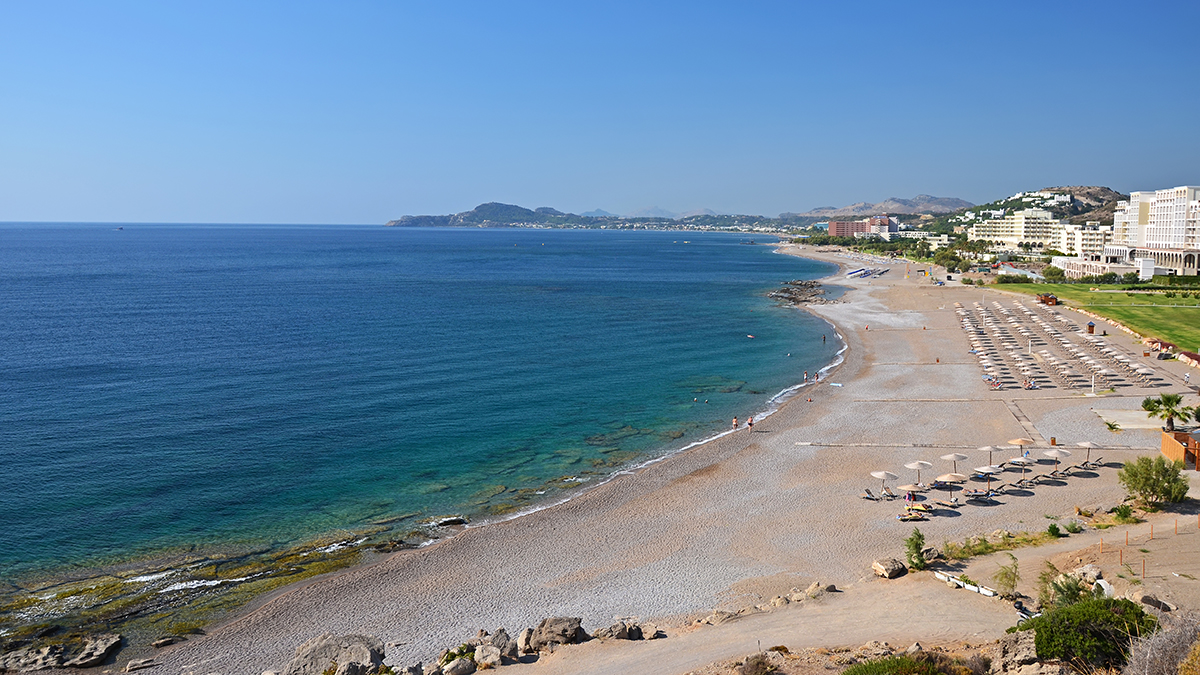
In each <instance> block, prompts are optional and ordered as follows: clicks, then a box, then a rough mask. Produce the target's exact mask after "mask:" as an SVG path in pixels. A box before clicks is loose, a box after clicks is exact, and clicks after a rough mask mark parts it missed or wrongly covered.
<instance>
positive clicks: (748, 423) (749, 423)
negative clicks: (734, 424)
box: [746, 415, 754, 433]
mask: <svg viewBox="0 0 1200 675" xmlns="http://www.w3.org/2000/svg"><path fill="white" fill-rule="evenodd" d="M746 428H747V429H749V430H750V433H754V415H751V416H750V417H748V418H746Z"/></svg>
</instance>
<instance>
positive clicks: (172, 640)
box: [150, 635, 187, 649]
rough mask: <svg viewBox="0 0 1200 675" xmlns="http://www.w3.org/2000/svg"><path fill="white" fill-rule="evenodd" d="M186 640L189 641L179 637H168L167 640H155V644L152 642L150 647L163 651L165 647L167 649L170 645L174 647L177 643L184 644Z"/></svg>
mask: <svg viewBox="0 0 1200 675" xmlns="http://www.w3.org/2000/svg"><path fill="white" fill-rule="evenodd" d="M185 639H187V638H183V637H180V636H178V635H168V636H167V637H165V638H160V639H158V640H155V641H154V642H151V643H150V646H151V647H154V648H155V649H162V648H163V647H166V646H168V645H173V644H175V643H176V642H182V641H183V640H185Z"/></svg>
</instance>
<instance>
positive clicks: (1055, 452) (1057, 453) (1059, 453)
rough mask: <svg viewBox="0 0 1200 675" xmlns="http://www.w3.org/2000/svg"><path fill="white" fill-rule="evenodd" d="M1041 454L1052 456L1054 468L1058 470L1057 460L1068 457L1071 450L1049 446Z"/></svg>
mask: <svg viewBox="0 0 1200 675" xmlns="http://www.w3.org/2000/svg"><path fill="white" fill-rule="evenodd" d="M1042 454H1043V455H1045V456H1047V457H1053V458H1054V470H1055V471H1058V460H1060V459H1062V458H1064V457H1070V456H1071V451H1070V450H1063V449H1061V448H1050V449H1049V450H1046V451H1043V452H1042Z"/></svg>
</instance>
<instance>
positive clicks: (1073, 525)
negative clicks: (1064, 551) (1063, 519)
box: [1066, 520, 1083, 534]
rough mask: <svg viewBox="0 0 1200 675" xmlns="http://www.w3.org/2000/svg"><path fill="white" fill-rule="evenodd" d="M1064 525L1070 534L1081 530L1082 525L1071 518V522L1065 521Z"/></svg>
mask: <svg viewBox="0 0 1200 675" xmlns="http://www.w3.org/2000/svg"><path fill="white" fill-rule="evenodd" d="M1066 527H1067V532H1070V533H1071V534H1079V533H1080V532H1083V526H1082V525H1080V524H1079V521H1078V520H1072V521H1071V522H1069V523H1067V526H1066Z"/></svg>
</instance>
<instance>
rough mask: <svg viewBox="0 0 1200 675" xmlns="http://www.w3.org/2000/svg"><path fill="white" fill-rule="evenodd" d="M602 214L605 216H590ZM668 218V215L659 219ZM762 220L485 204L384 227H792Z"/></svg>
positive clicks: (703, 212)
mask: <svg viewBox="0 0 1200 675" xmlns="http://www.w3.org/2000/svg"><path fill="white" fill-rule="evenodd" d="M593 214H604V215H593ZM661 214H667V215H661ZM793 225H794V224H793V223H791V222H784V221H780V220H776V219H774V218H764V217H763V216H739V215H722V214H717V213H714V212H712V211H710V210H708V209H699V210H697V211H690V212H688V213H685V214H683V215H675V214H670V213H669V212H667V211H663V210H662V209H659V208H658V207H651V208H649V209H642V210H641V211H639V212H638V214H637V215H632V216H624V217H617V216H614V215H612V214H609V213H608V212H606V211H600V210H599V209H597V210H596V211H589V212H588V213H587V214H585V215H576V214H574V213H563V212H562V211H559V210H557V209H553V208H550V207H548V206H543V207H540V208H537V209H533V210H530V209H527V208H525V207H523V206H515V205H513V204H501V203H499V202H488V203H486V204H480V205H479V206H476V207H475V208H473V209H471V210H470V211H463V212H462V213H455V214H453V215H448V216H401V217H400V218H397V219H395V220H390V221H388V222H387V223H386V226H387V227H575V228H607V229H667V228H682V229H704V230H735V231H744V230H750V229H755V228H759V229H763V228H765V229H768V230H777V229H778V230H782V229H785V228H787V227H790V226H793Z"/></svg>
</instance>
